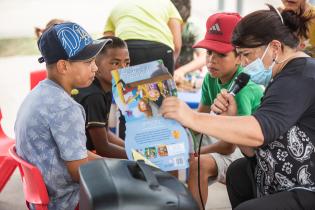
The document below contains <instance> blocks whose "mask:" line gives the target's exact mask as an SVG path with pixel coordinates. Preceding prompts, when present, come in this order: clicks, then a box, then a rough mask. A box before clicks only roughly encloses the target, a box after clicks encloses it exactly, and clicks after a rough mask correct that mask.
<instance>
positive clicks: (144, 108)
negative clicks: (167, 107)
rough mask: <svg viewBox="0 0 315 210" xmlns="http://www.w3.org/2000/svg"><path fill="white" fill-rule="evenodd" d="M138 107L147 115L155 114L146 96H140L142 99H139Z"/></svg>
mask: <svg viewBox="0 0 315 210" xmlns="http://www.w3.org/2000/svg"><path fill="white" fill-rule="evenodd" d="M138 109H139V111H140V112H143V113H144V114H145V115H146V116H147V117H152V116H153V114H152V109H151V106H150V104H149V102H148V100H146V99H144V98H140V100H139V101H138Z"/></svg>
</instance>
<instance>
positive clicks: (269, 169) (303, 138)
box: [161, 6, 315, 210]
mask: <svg viewBox="0 0 315 210" xmlns="http://www.w3.org/2000/svg"><path fill="white" fill-rule="evenodd" d="M306 21H307V20H305V19H304V18H303V17H301V16H298V15H297V14H296V13H294V12H293V11H288V10H285V11H283V12H282V13H281V14H280V12H279V11H277V10H276V9H274V8H273V7H271V6H270V8H269V10H259V11H256V12H253V13H250V14H248V15H247V16H245V17H244V18H243V19H242V20H241V21H240V22H239V23H238V25H237V26H236V28H235V30H234V32H233V36H232V43H233V45H234V46H235V47H236V50H237V52H238V53H239V55H240V56H241V63H242V65H243V66H244V71H245V72H247V73H248V74H250V76H251V79H252V80H253V81H254V82H256V83H258V84H262V85H265V86H266V90H265V93H264V96H263V98H262V102H261V105H260V107H259V108H258V110H257V111H256V112H255V113H254V114H253V115H252V116H232V115H236V112H237V106H236V103H235V100H234V98H233V96H232V95H231V94H229V93H227V91H222V92H221V94H220V95H218V97H217V99H216V101H215V103H214V104H213V105H212V106H211V109H212V111H214V112H215V113H219V114H220V115H209V114H204V113H196V112H195V111H193V110H190V109H189V108H188V106H187V105H186V104H185V103H184V102H182V101H180V100H179V99H176V98H172V97H170V98H167V99H165V100H164V101H163V105H162V108H161V112H162V114H163V116H164V117H167V118H171V119H175V120H177V121H179V122H180V123H182V124H183V125H184V126H186V127H189V128H191V129H193V130H196V131H198V132H200V133H205V134H207V135H211V136H214V137H216V138H218V139H220V140H222V141H225V142H229V143H232V144H236V145H239V147H240V148H241V150H242V152H243V153H244V154H245V155H246V156H247V157H246V158H242V159H239V160H237V161H235V162H233V163H232V164H231V165H230V167H229V168H228V171H227V178H226V182H227V190H228V194H229V198H230V202H231V205H232V208H233V209H238V210H240V209H242V210H244V209H255V210H260V209H261V210H265V209H314V206H315V164H314V162H315V161H314V160H315V146H314V145H315V91H314V85H315V60H314V59H313V58H310V57H309V56H307V55H306V54H305V53H303V52H300V51H299V50H298V48H297V47H298V44H299V36H300V35H301V34H303V33H306V32H307V29H306V28H307V27H306Z"/></svg>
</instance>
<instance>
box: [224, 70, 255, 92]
mask: <svg viewBox="0 0 315 210" xmlns="http://www.w3.org/2000/svg"><path fill="white" fill-rule="evenodd" d="M249 78H250V76H249V75H248V74H246V73H244V72H242V73H240V74H239V75H238V76H237V77H236V78H235V80H234V81H233V83H232V85H231V87H230V88H229V90H228V92H229V93H230V94H231V95H233V96H235V95H236V94H237V93H238V92H240V90H241V89H242V88H243V87H245V86H246V85H247V83H248V81H249Z"/></svg>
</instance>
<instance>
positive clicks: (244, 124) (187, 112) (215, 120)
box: [161, 94, 264, 147]
mask: <svg viewBox="0 0 315 210" xmlns="http://www.w3.org/2000/svg"><path fill="white" fill-rule="evenodd" d="M226 97H227V98H228V101H229V105H228V111H231V110H230V109H232V111H234V112H235V107H236V102H235V100H234V97H233V96H232V95H230V94H227V96H226ZM233 109H234V110H233ZM161 113H162V114H163V116H164V117H166V118H171V119H175V120H177V121H178V122H180V123H181V124H182V125H184V126H186V127H188V128H191V129H193V130H195V131H197V132H200V133H204V134H207V135H209V136H213V137H215V138H217V139H220V140H222V141H225V142H228V143H231V144H238V145H242V146H250V147H257V146H260V145H262V144H263V142H264V136H263V133H262V130H261V127H260V125H259V123H258V121H257V120H256V119H255V117H253V116H220V115H209V114H206V113H198V112H196V111H194V110H191V109H190V108H189V107H188V106H187V105H186V104H185V103H184V102H183V101H181V100H179V99H178V98H175V97H168V98H166V99H165V100H164V101H163V104H162V107H161Z"/></svg>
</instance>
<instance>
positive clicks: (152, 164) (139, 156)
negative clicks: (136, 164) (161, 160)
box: [131, 149, 159, 168]
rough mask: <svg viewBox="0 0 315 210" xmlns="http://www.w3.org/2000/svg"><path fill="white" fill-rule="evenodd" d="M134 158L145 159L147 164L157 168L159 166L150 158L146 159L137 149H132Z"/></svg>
mask: <svg viewBox="0 0 315 210" xmlns="http://www.w3.org/2000/svg"><path fill="white" fill-rule="evenodd" d="M131 154H132V158H133V160H135V161H137V160H143V161H144V162H145V163H146V164H147V165H149V166H153V167H155V168H159V167H158V166H157V165H155V164H154V163H152V162H151V161H150V160H148V159H146V158H145V157H144V156H143V155H142V154H141V153H139V152H137V151H136V150H134V149H133V150H131Z"/></svg>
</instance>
